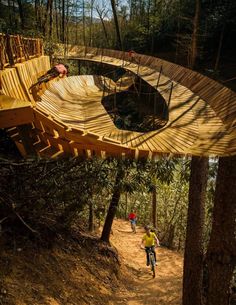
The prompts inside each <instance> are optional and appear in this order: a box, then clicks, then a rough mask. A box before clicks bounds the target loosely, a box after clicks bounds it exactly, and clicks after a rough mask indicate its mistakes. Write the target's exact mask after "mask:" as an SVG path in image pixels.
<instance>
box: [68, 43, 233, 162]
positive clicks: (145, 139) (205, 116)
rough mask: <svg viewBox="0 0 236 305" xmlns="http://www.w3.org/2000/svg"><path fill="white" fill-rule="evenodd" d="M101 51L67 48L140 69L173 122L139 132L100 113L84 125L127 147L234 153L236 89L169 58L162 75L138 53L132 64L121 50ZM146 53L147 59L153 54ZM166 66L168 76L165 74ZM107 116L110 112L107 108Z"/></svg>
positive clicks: (72, 55)
mask: <svg viewBox="0 0 236 305" xmlns="http://www.w3.org/2000/svg"><path fill="white" fill-rule="evenodd" d="M91 51H92V52H91ZM99 51H100V53H101V52H102V50H98V49H90V50H88V51H87V52H90V53H84V48H78V47H75V48H71V50H69V51H68V53H67V58H74V59H75V58H78V59H83V60H88V61H95V62H102V63H103V64H104V63H106V64H108V65H112V66H117V67H123V68H125V69H126V70H127V71H131V72H133V73H134V74H138V76H139V77H141V78H142V79H143V80H144V81H146V82H147V83H148V84H149V85H151V86H152V87H153V88H156V90H158V91H159V93H160V94H161V95H162V96H163V97H164V99H165V101H166V103H168V104H169V121H168V124H167V125H166V126H165V127H163V128H162V129H159V130H156V131H152V132H146V133H138V132H130V131H127V130H118V129H117V128H116V127H115V126H112V124H111V122H109V118H108V117H107V119H106V124H105V125H103V121H102V118H96V115H95V116H94V119H93V124H92V125H91V126H89V125H87V126H86V127H85V128H88V129H89V130H90V131H92V132H96V133H98V134H99V135H102V136H105V137H106V138H110V139H113V140H116V141H118V142H120V143H121V144H123V145H127V146H128V147H131V148H137V149H138V150H140V149H141V150H144V151H150V152H152V153H154V154H155V153H160V152H161V153H173V154H187V155H203V156H214V155H230V154H235V152H236V146H235V144H236V143H235V141H234V138H235V136H236V130H235V128H233V127H232V126H233V125H234V121H235V115H236V95H235V93H234V92H232V91H230V90H229V89H228V88H225V87H223V86H222V85H220V84H218V83H216V82H214V81H213V80H210V79H209V78H207V77H204V76H202V75H200V74H198V73H196V72H193V71H191V70H188V69H185V68H183V67H180V66H177V65H174V64H171V63H168V65H169V67H168V68H169V70H167V68H166V71H165V74H164V72H162V73H160V69H161V68H160V67H161V66H159V71H157V70H158V67H156V69H154V68H153V67H149V66H147V65H143V64H141V63H140V62H141V60H140V58H139V56H137V58H136V59H135V62H132V63H130V62H129V61H127V60H125V59H124V56H123V55H122V52H118V51H110V50H108V52H109V53H111V55H112V56H114V57H111V56H107V55H104V51H103V54H98V53H99ZM117 57H120V58H117ZM146 57H147V59H146V64H148V59H149V57H148V56H146ZM141 58H143V56H142V57H141ZM149 61H150V59H149ZM143 62H144V60H143ZM152 65H153V61H152ZM168 71H169V75H167V74H168V73H167V72H168ZM186 74H187V75H186ZM170 75H171V76H172V77H171V78H170ZM186 77H187V78H188V80H189V84H190V85H191V86H190V87H191V89H189V88H188V87H186V86H184V85H183V84H182V83H186ZM174 78H177V79H178V80H181V79H182V83H181V82H178V81H175V80H174ZM183 80H184V81H183ZM157 82H158V86H157ZM87 90H89V89H87ZM207 98H208V99H207ZM98 99H99V97H98ZM220 101H221V107H220V106H219V103H220ZM100 111H101V109H100ZM95 113H96V112H95ZM98 115H99V111H98ZM104 116H106V114H105V112H104Z"/></svg>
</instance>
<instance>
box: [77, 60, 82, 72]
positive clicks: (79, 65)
mask: <svg viewBox="0 0 236 305" xmlns="http://www.w3.org/2000/svg"><path fill="white" fill-rule="evenodd" d="M78 64H79V75H80V74H81V66H80V60H78Z"/></svg>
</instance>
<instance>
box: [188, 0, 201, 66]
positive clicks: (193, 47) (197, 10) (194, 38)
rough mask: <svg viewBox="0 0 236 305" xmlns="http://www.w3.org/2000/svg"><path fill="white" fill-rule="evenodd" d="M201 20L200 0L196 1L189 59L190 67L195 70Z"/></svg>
mask: <svg viewBox="0 0 236 305" xmlns="http://www.w3.org/2000/svg"><path fill="white" fill-rule="evenodd" d="M199 19H200V0H196V5H195V15H194V19H193V33H192V43H191V54H190V59H189V67H190V68H191V69H194V67H195V65H196V58H197V33H198V27H199Z"/></svg>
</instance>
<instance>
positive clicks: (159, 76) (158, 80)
mask: <svg viewBox="0 0 236 305" xmlns="http://www.w3.org/2000/svg"><path fill="white" fill-rule="evenodd" d="M161 73H162V65H161V69H160V72H159V75H158V79H157V85H156V89H157V88H158V85H159V82H160V78H161Z"/></svg>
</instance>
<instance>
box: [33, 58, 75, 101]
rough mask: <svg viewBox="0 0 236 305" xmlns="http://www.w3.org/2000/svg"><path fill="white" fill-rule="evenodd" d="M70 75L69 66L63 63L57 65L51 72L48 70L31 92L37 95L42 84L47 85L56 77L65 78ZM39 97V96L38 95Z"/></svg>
mask: <svg viewBox="0 0 236 305" xmlns="http://www.w3.org/2000/svg"><path fill="white" fill-rule="evenodd" d="M68 73H69V66H67V65H64V64H62V63H59V64H56V65H55V66H54V67H52V68H51V69H50V70H48V71H47V72H46V73H45V74H44V75H42V76H40V77H39V78H38V80H37V82H36V83H34V84H33V85H32V86H31V87H30V88H29V90H30V92H31V93H32V94H33V95H35V91H37V90H38V88H40V85H41V84H42V83H47V82H49V81H50V80H52V79H54V78H55V77H65V76H67V75H68ZM36 95H37V94H36Z"/></svg>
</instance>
